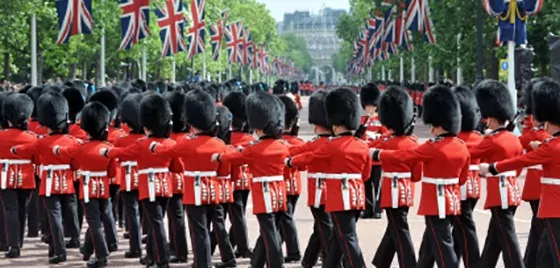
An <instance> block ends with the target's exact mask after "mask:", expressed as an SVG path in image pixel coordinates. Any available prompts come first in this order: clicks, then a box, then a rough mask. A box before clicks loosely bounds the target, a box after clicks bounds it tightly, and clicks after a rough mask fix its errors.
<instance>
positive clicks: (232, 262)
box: [214, 259, 237, 268]
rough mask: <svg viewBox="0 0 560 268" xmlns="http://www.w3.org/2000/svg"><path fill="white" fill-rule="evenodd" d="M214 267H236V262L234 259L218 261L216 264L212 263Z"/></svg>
mask: <svg viewBox="0 0 560 268" xmlns="http://www.w3.org/2000/svg"><path fill="white" fill-rule="evenodd" d="M214 267H216V268H231V267H237V262H236V261H235V259H232V260H229V261H226V262H220V263H218V264H216V265H214Z"/></svg>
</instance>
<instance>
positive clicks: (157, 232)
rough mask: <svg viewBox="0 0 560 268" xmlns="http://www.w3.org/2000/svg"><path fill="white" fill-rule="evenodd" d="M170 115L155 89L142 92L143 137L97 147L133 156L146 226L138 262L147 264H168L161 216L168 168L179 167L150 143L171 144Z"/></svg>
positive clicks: (118, 155)
mask: <svg viewBox="0 0 560 268" xmlns="http://www.w3.org/2000/svg"><path fill="white" fill-rule="evenodd" d="M171 119H172V115H171V107H170V106H169V103H168V102H167V101H166V100H165V99H164V98H163V97H161V96H160V95H158V94H156V93H149V94H146V95H145V96H144V98H142V102H141V103H140V122H141V124H142V126H143V128H144V132H145V134H146V136H147V137H145V138H141V139H138V140H136V141H135V142H134V143H132V144H130V145H129V146H127V147H124V148H111V149H110V150H101V151H100V154H101V155H104V156H106V157H109V158H119V159H127V158H128V159H130V158H134V159H136V161H137V167H138V199H139V201H140V203H141V207H142V210H143V211H144V216H143V217H144V219H145V220H146V221H148V222H149V226H150V228H148V241H147V245H146V247H147V250H146V252H147V256H146V258H144V259H142V264H147V265H148V267H169V256H168V254H167V238H166V236H165V229H164V227H163V217H164V215H165V210H166V208H167V203H168V200H169V198H171V196H172V191H171V174H170V172H175V173H177V172H181V171H182V167H181V166H180V164H177V163H178V161H177V160H176V159H172V158H170V157H163V156H159V155H154V154H152V153H151V152H150V145H151V144H152V143H153V142H159V143H161V144H163V145H169V146H171V145H174V144H175V141H174V140H172V139H169V138H168V137H169V135H170V132H171V127H172V125H173V123H172V120H171ZM172 160H173V161H172Z"/></svg>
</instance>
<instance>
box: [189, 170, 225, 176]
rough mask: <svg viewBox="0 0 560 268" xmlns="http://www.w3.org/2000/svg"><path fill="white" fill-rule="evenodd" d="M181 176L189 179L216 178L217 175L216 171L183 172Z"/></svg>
mask: <svg viewBox="0 0 560 268" xmlns="http://www.w3.org/2000/svg"><path fill="white" fill-rule="evenodd" d="M183 175H185V176H189V177H197V176H198V177H216V176H217V175H218V173H216V171H185V172H183Z"/></svg>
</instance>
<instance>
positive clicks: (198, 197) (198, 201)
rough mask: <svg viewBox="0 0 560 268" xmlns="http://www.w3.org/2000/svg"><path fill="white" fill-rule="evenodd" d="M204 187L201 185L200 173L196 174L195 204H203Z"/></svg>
mask: <svg viewBox="0 0 560 268" xmlns="http://www.w3.org/2000/svg"><path fill="white" fill-rule="evenodd" d="M201 196H202V189H201V187H200V173H199V172H195V174H194V204H195V205H196V206H200V205H201V204H202V197H201Z"/></svg>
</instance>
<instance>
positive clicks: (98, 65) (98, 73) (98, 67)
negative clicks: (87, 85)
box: [95, 59, 101, 88]
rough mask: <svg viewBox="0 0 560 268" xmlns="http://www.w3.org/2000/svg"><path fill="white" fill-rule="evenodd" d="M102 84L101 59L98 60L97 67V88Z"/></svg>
mask: <svg viewBox="0 0 560 268" xmlns="http://www.w3.org/2000/svg"><path fill="white" fill-rule="evenodd" d="M99 83H101V59H97V64H96V65H95V87H96V88H97V87H99Z"/></svg>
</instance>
